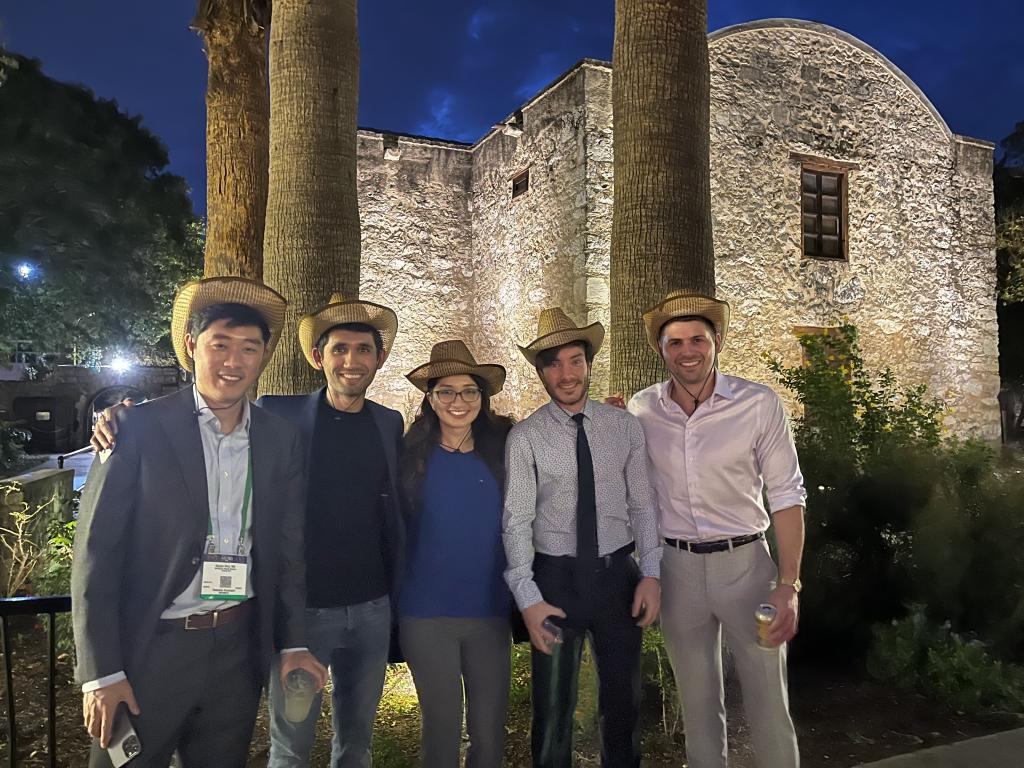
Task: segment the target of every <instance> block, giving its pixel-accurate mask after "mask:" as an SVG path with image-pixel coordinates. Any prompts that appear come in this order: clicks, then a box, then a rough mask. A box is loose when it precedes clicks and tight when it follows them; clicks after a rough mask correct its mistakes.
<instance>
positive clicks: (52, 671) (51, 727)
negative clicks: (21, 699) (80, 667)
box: [0, 596, 71, 768]
mask: <svg viewBox="0 0 1024 768" xmlns="http://www.w3.org/2000/svg"><path fill="white" fill-rule="evenodd" d="M70 610H71V598H70V597H67V596H62V597H5V598H0V633H2V634H3V649H4V674H5V675H6V680H7V730H8V732H9V734H10V738H9V740H8V742H7V755H8V760H9V763H8V764H9V765H10V766H11V768H15V766H17V764H18V762H17V759H18V758H17V756H18V730H17V712H16V711H15V706H14V670H13V669H12V665H11V635H10V630H9V627H8V623H7V620H8V619H9V618H10V617H11V616H40V615H42V614H44V613H45V614H46V615H47V619H48V621H47V640H48V642H49V646H50V648H49V650H50V653H49V662H48V665H47V669H48V674H47V687H46V696H47V698H46V705H47V710H46V712H47V714H46V757H47V765H49V766H50V767H51V768H56V765H57V697H56V690H55V677H56V672H57V632H56V630H57V614H58V613H67V612H69V611H70Z"/></svg>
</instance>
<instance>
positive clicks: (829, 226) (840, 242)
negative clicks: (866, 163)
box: [800, 165, 847, 259]
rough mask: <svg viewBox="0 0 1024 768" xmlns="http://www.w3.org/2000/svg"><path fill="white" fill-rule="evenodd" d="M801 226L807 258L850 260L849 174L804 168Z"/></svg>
mask: <svg viewBox="0 0 1024 768" xmlns="http://www.w3.org/2000/svg"><path fill="white" fill-rule="evenodd" d="M800 226H801V233H802V242H803V251H804V256H810V257H813V258H819V259H845V258H846V244H847V238H846V173H845V171H841V170H833V169H824V168H815V167H813V166H806V165H805V166H802V167H801V170H800Z"/></svg>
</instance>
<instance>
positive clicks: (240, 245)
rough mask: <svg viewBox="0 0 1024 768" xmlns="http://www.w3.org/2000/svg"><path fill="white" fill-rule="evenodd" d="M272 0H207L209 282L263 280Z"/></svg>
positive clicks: (203, 13)
mask: <svg viewBox="0 0 1024 768" xmlns="http://www.w3.org/2000/svg"><path fill="white" fill-rule="evenodd" d="M269 22H270V0H199V5H198V8H197V10H196V17H195V19H194V20H193V22H192V28H193V29H195V30H196V31H197V32H199V34H201V35H202V37H203V43H204V45H205V47H206V58H207V61H208V63H209V76H208V81H207V87H206V222H207V224H206V251H205V260H204V261H205V263H204V275H205V276H206V277H217V276H220V275H238V276H241V277H250V278H255V279H260V278H261V277H262V276H263V225H264V220H265V217H266V211H267V165H268V162H269V157H268V155H269V148H270V127H269V120H270V96H269V93H268V92H267V25H268V24H269Z"/></svg>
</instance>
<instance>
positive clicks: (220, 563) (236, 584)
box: [199, 552, 249, 600]
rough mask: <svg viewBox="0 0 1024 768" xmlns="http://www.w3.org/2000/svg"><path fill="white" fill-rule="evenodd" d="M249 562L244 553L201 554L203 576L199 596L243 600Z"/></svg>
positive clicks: (210, 598) (208, 598)
mask: <svg viewBox="0 0 1024 768" xmlns="http://www.w3.org/2000/svg"><path fill="white" fill-rule="evenodd" d="M248 570H249V563H248V562H247V559H246V557H245V555H218V554H215V553H213V552H207V553H206V554H205V555H203V578H202V586H201V587H200V590H199V597H200V598H202V599H203V600H245V598H246V594H245V581H246V578H245V577H246V574H247V573H248Z"/></svg>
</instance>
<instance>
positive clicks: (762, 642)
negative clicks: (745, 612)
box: [754, 603, 779, 651]
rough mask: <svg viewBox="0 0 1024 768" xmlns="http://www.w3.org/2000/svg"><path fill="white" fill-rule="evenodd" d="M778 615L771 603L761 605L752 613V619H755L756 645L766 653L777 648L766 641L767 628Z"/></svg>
mask: <svg viewBox="0 0 1024 768" xmlns="http://www.w3.org/2000/svg"><path fill="white" fill-rule="evenodd" d="M778 613H779V612H778V610H777V609H776V608H775V606H774V605H772V604H771V603H761V604H760V605H759V606H757V610H756V611H754V618H755V619H757V644H758V646H759V647H761V648H764V649H765V650H766V651H774V650H775V649H776V648H777V647H778V646H775V645H772V643H771V642H770V641H769V640H768V627H769V626H771V623H772V622H773V621H775V617H776V616H777V615H778Z"/></svg>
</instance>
